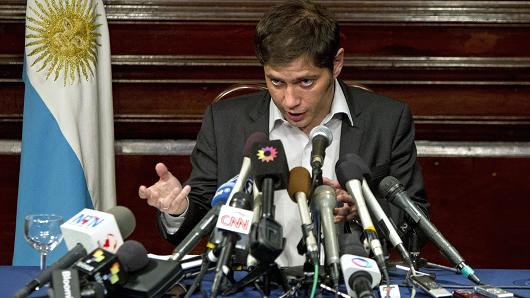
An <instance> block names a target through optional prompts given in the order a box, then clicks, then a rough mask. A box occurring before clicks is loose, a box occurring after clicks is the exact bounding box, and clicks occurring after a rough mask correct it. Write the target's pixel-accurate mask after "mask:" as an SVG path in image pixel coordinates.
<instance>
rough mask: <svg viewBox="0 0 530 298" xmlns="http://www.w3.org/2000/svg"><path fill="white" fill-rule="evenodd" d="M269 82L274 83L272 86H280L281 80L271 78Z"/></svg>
mask: <svg viewBox="0 0 530 298" xmlns="http://www.w3.org/2000/svg"><path fill="white" fill-rule="evenodd" d="M271 83H272V84H273V85H274V86H280V85H281V84H282V81H280V80H276V79H271Z"/></svg>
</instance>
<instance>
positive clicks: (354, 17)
mask: <svg viewBox="0 0 530 298" xmlns="http://www.w3.org/2000/svg"><path fill="white" fill-rule="evenodd" d="M278 2H280V1H260V0H231V1H227V0H224V1H215V9H212V1H208V0H196V1H168V0H151V1H142V0H107V1H104V3H105V9H106V13H107V19H108V20H109V22H126V23H127V22H171V21H203V22H204V21H213V22H215V21H244V22H257V20H258V19H259V18H260V17H261V16H262V15H263V13H264V12H265V11H267V10H268V9H269V8H270V7H271V6H272V5H274V4H276V3H278ZM321 2H323V3H324V4H325V5H326V6H327V7H328V8H329V9H330V10H332V11H333V12H335V14H336V16H337V18H338V19H339V21H341V22H348V23H352V22H356V23H400V24H407V23H434V24H436V23H464V24H465V23H472V24H474V25H475V24H479V23H483V24H498V25H504V24H524V23H530V3H528V2H527V1H390V0H386V1H368V0H364V1H338V0H331V1H330V0H328V1H321ZM25 4H26V1H24V0H7V1H6V0H5V1H3V2H2V3H1V4H0V21H18V22H21V21H23V20H24V17H25Z"/></svg>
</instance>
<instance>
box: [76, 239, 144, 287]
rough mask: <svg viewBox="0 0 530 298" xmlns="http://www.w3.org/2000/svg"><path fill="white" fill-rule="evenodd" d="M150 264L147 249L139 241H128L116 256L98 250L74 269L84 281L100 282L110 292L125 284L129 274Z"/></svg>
mask: <svg viewBox="0 0 530 298" xmlns="http://www.w3.org/2000/svg"><path fill="white" fill-rule="evenodd" d="M148 262H149V259H148V258H147V251H146V249H145V247H144V246H143V245H142V244H141V243H140V242H138V241H134V240H128V241H125V242H124V243H123V245H122V246H120V248H119V249H118V251H117V252H116V254H113V253H110V252H108V251H106V250H104V249H101V248H97V249H95V250H94V251H92V252H91V253H90V254H88V255H87V256H86V257H84V258H83V259H81V260H80V261H79V262H77V263H75V264H74V265H73V266H72V268H73V269H77V270H78V271H79V275H80V276H81V277H82V278H83V279H85V280H87V281H95V282H98V283H100V284H102V285H103V286H104V288H105V290H106V292H109V291H110V290H112V289H114V287H115V286H117V285H123V284H125V282H126V281H127V278H128V274H129V272H135V271H138V270H140V269H142V268H143V267H145V266H146V265H147V263H148Z"/></svg>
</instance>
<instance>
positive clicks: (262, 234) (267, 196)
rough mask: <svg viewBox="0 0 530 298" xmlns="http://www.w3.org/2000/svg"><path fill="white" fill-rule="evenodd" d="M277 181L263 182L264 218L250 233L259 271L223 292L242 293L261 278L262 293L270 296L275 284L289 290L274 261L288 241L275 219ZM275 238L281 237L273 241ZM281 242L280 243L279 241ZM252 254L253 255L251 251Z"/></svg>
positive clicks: (228, 293)
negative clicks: (272, 286) (242, 290)
mask: <svg viewBox="0 0 530 298" xmlns="http://www.w3.org/2000/svg"><path fill="white" fill-rule="evenodd" d="M273 185H274V180H273V178H270V177H267V178H264V180H263V185H262V188H263V190H262V194H263V195H262V196H263V197H262V199H263V213H262V218H261V220H260V221H259V222H258V223H257V224H253V225H252V229H251V232H250V239H249V240H250V247H251V250H252V251H254V253H252V255H254V257H256V259H257V260H258V261H259V263H258V265H257V266H256V268H254V269H253V270H252V271H250V272H249V274H247V275H246V276H245V277H244V278H243V279H241V280H239V281H238V282H236V283H234V284H233V285H232V287H230V288H228V289H227V290H225V291H224V292H223V295H225V296H228V295H232V294H235V293H237V292H239V291H240V290H241V289H243V288H244V287H246V286H247V285H248V284H250V283H252V282H254V281H256V280H257V279H258V278H260V277H261V278H262V281H263V288H262V290H263V293H264V294H265V296H269V295H270V292H271V290H270V282H271V281H276V282H277V283H279V284H280V285H281V286H282V288H283V290H284V291H287V290H288V284H287V277H286V276H285V274H284V273H283V272H282V271H281V270H280V268H279V267H278V264H276V262H275V261H274V260H275V259H276V258H277V257H278V256H279V255H280V254H281V252H282V251H283V247H284V245H285V241H284V238H283V235H282V226H281V225H280V224H279V223H278V222H277V221H275V220H274V189H273ZM275 237H278V238H276V239H274V238H275ZM278 239H280V241H278ZM252 251H251V252H252Z"/></svg>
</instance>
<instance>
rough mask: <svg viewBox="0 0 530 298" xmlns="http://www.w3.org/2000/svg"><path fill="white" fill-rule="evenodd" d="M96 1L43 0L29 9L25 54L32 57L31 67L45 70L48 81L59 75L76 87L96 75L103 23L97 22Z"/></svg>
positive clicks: (55, 78) (36, 2)
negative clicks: (100, 27)
mask: <svg viewBox="0 0 530 298" xmlns="http://www.w3.org/2000/svg"><path fill="white" fill-rule="evenodd" d="M96 8H97V2H94V1H92V0H66V1H62V0H59V1H57V0H44V1H41V2H39V1H35V3H34V5H32V6H29V10H31V12H32V13H33V14H32V15H30V14H29V12H28V17H27V18H26V53H27V56H28V57H31V58H32V59H33V61H32V62H31V67H39V68H38V69H37V72H40V71H42V70H43V69H46V70H47V72H46V80H48V78H49V77H50V76H51V75H52V74H53V80H54V81H57V78H59V76H60V74H61V73H62V75H63V77H64V85H65V86H66V83H67V82H70V84H73V83H74V82H75V80H76V78H77V79H79V81H81V78H82V77H84V78H85V80H87V81H88V79H89V78H90V77H93V76H94V71H95V67H96V64H97V47H98V46H101V45H100V44H99V43H98V37H99V36H100V35H101V34H100V33H98V32H97V28H98V27H99V26H100V24H97V23H96V19H97V18H98V17H99V16H100V14H97V13H96Z"/></svg>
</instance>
